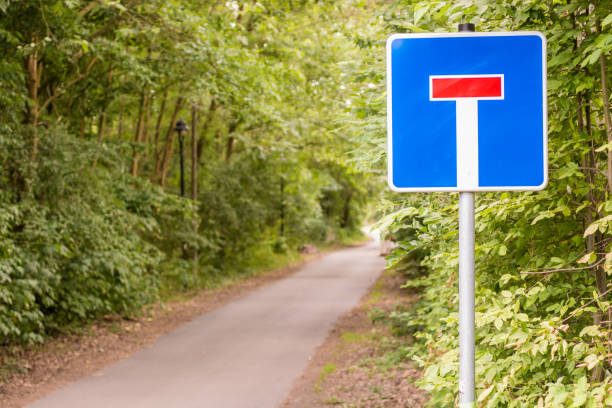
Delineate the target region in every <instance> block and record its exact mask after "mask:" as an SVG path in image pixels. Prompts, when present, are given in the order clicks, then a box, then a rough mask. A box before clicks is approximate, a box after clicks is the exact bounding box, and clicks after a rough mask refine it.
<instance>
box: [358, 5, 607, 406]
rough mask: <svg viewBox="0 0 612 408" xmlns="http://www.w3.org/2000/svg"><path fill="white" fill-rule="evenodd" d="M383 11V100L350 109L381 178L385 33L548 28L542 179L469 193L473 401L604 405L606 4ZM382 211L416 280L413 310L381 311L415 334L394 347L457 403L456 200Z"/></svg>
mask: <svg viewBox="0 0 612 408" xmlns="http://www.w3.org/2000/svg"><path fill="white" fill-rule="evenodd" d="M379 18H380V21H383V22H384V23H383V24H381V26H384V28H380V31H378V34H376V32H373V34H372V44H373V46H372V47H371V55H372V61H374V62H375V64H373V66H372V67H371V69H370V70H368V71H366V72H364V73H363V75H369V76H370V77H371V78H373V80H375V84H376V87H375V88H374V89H373V95H374V92H375V93H376V94H378V95H380V98H375V97H372V98H364V99H362V100H361V103H360V104H358V106H359V108H357V109H360V110H361V111H362V112H364V113H363V116H364V124H362V125H361V126H362V127H363V128H364V129H367V130H368V132H367V133H366V134H364V139H363V142H364V146H365V147H364V148H363V149H362V152H363V153H364V155H363V161H362V163H364V166H365V165H372V164H374V168H373V171H376V170H378V171H380V173H381V174H382V173H383V172H384V167H383V166H384V163H383V161H382V160H381V157H383V153H382V152H383V149H384V144H385V141H384V139H385V136H386V129H385V113H386V112H385V106H384V101H383V100H382V95H383V92H384V91H383V90H384V76H383V73H384V61H383V56H384V51H383V50H384V40H385V39H386V37H387V36H388V35H389V34H392V33H395V32H432V31H456V27H457V23H460V22H473V23H475V24H476V29H477V31H518V30H538V31H541V32H543V33H544V34H545V35H546V37H547V40H548V102H549V103H548V109H549V114H548V120H549V156H550V160H549V175H550V182H549V185H548V187H547V188H546V189H545V190H544V191H542V192H531V193H482V194H477V197H476V200H477V201H476V207H477V209H476V213H477V214H476V240H477V241H476V275H477V276H476V344H477V348H476V375H477V378H476V381H477V395H478V396H477V398H478V401H477V403H476V406H478V407H603V406H612V366H611V364H612V342H611V336H612V310H611V309H610V300H611V296H612V294H611V293H610V292H611V291H612V286H611V285H610V283H609V280H610V279H609V278H610V272H611V271H612V252H611V251H612V239H611V233H612V229H611V228H610V227H611V222H612V198H611V197H612V119H611V115H610V104H611V99H610V89H611V86H612V82H611V79H610V76H611V74H612V68H611V66H612V58H611V56H610V50H611V49H612V3H611V2H606V1H599V2H597V1H574V0H568V1H541V0H529V1H524V0H520V1H508V0H499V1H478V0H466V1H406V0H401V1H396V2H393V3H392V4H390V5H387V6H386V7H384V8H383V9H382V10H380V13H379ZM517 63H519V61H517ZM517 120H520V119H519V118H517ZM377 164H379V165H377ZM381 212H382V213H383V214H384V215H385V217H384V218H383V219H382V221H381V223H382V224H383V225H384V226H386V227H387V228H388V230H389V231H390V233H391V235H392V236H393V237H394V238H395V240H396V241H398V244H399V246H398V248H397V249H396V250H395V251H394V252H393V253H392V254H391V256H390V257H389V258H388V259H389V263H388V267H389V268H395V269H398V270H406V271H407V272H409V273H410V274H411V276H410V278H409V279H408V282H407V283H406V286H413V287H418V288H421V299H420V300H419V302H418V303H417V304H416V307H415V308H414V309H412V310H408V311H403V312H394V313H389V314H387V317H386V319H388V321H389V322H390V323H392V324H393V326H394V327H403V330H404V331H406V332H407V333H414V334H415V336H416V338H417V343H416V344H415V346H413V347H407V348H405V349H404V350H403V351H402V352H403V354H404V358H406V359H412V360H414V361H416V362H417V363H418V364H419V365H420V366H421V367H422V369H423V370H424V377H423V379H422V380H421V381H420V386H421V387H422V388H423V389H425V390H427V391H428V392H429V394H430V399H429V404H430V406H432V407H453V406H456V401H457V392H458V390H457V382H458V334H457V333H458V331H457V330H458V329H457V318H458V315H457V304H458V299H457V296H458V291H457V271H458V260H457V253H458V248H457V240H458V237H457V230H458V226H457V195H454V194H410V195H407V194H406V195H398V194H391V193H389V194H388V195H387V199H386V201H385V203H384V205H383V209H382V210H381ZM415 257H416V259H419V260H420V261H419V265H420V266H421V267H420V268H418V269H414V268H413V267H412V265H411V264H412V263H413V261H414V259H415Z"/></svg>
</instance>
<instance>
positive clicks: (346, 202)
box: [340, 190, 353, 228]
mask: <svg viewBox="0 0 612 408" xmlns="http://www.w3.org/2000/svg"><path fill="white" fill-rule="evenodd" d="M352 196H353V193H352V192H351V191H350V190H349V191H348V192H347V195H346V198H345V200H344V212H343V214H342V223H341V224H340V227H341V228H346V227H348V222H349V217H350V216H351V198H352Z"/></svg>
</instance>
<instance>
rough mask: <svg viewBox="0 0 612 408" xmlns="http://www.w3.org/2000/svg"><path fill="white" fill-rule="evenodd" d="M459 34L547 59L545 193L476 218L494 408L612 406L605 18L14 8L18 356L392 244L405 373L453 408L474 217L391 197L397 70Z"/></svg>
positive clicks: (11, 239) (318, 5) (600, 9)
mask: <svg viewBox="0 0 612 408" xmlns="http://www.w3.org/2000/svg"><path fill="white" fill-rule="evenodd" d="M464 22H471V23H474V24H475V25H476V30H477V31H483V32H491V31H531V30H535V31H540V32H542V33H543V34H544V35H545V36H546V38H547V42H548V49H547V52H548V58H547V62H548V128H549V133H548V138H549V179H550V181H549V184H548V186H547V188H546V189H545V190H543V191H541V192H522V193H521V192H504V193H479V194H477V196H476V344H477V348H476V375H477V377H476V386H477V398H478V401H477V403H476V406H478V407H603V406H612V310H611V309H610V306H611V298H612V294H610V292H612V284H611V283H610V282H608V280H609V276H610V273H611V272H612V238H611V236H612V235H611V234H612V198H611V197H612V114H611V112H610V109H611V103H612V102H611V101H612V99H611V95H610V93H611V87H612V80H611V79H610V76H611V75H612V69H611V66H612V58H611V51H612V2H609V1H603V0H599V1H598V0H590V1H586V0H436V1H419V0H389V1H383V0H343V1H333V0H259V1H256V0H252V1H250V0H245V1H235V0H233V1H213V0H204V1H196V0H175V1H164V0H147V1H141V0H0V53H1V54H2V59H1V60H0V145H1V148H0V170H1V176H0V237H1V238H0V344H1V345H2V346H8V345H27V344H32V343H41V342H44V341H45V340H46V339H47V338H49V337H50V336H54V335H57V334H58V333H62V332H64V331H65V330H67V329H68V328H69V327H71V326H73V325H82V324H87V323H88V322H91V321H93V320H95V319H96V318H99V317H100V316H103V315H106V314H111V313H115V314H120V315H124V316H129V315H130V314H131V313H137V312H138V310H140V309H141V308H142V307H143V306H145V305H149V304H152V303H154V302H156V301H159V300H160V299H163V298H164V297H167V296H170V295H171V294H174V293H179V292H185V291H197V290H198V289H200V288H204V287H208V286H211V285H215V284H217V283H218V282H220V281H223V280H225V279H230V278H234V277H236V276H243V275H246V274H248V273H250V272H252V271H253V270H257V269H258V268H265V267H267V266H270V265H272V264H274V262H283V261H282V260H283V259H287V258H290V257H292V256H295V254H297V253H298V251H299V250H300V248H302V247H303V246H304V245H305V244H333V243H342V242H348V241H351V240H355V239H359V237H360V235H359V234H360V233H359V229H360V227H361V226H362V225H363V224H364V223H365V222H368V221H376V222H377V225H379V226H380V227H381V228H382V229H383V231H385V233H386V234H390V235H392V236H393V239H394V240H395V241H396V242H397V248H396V249H395V250H394V251H393V253H392V254H391V255H389V257H388V258H387V268H389V269H394V270H398V271H401V272H402V273H404V274H405V277H406V278H405V280H406V283H405V287H411V288H416V289H417V290H418V291H419V293H420V295H419V301H418V303H417V304H416V305H415V307H414V308H413V309H410V310H397V311H395V312H391V313H389V314H386V315H385V316H382V317H380V316H378V317H377V319H379V320H380V321H382V322H383V323H385V324H388V325H390V326H391V327H392V328H393V329H394V331H395V332H396V333H398V336H400V337H401V336H403V337H405V338H408V337H410V338H414V341H405V342H402V343H401V346H400V347H399V348H398V349H397V350H396V351H395V352H394V353H393V356H390V358H393V359H399V360H401V361H413V362H414V363H415V364H416V365H417V366H418V367H420V368H421V369H422V371H423V377H422V379H421V380H419V381H418V385H419V386H420V387H421V388H423V389H424V390H426V391H427V393H428V396H429V402H428V403H429V405H430V406H432V407H453V406H456V401H457V400H456V398H457V378H458V364H457V361H458V353H457V347H458V338H457V334H456V333H457V301H458V298H457V296H458V292H457V265H458V259H457V252H458V246H457V231H458V225H457V208H458V205H457V195H456V194H449V193H433V194H424V193H411V194H398V193H393V192H391V191H388V189H387V186H386V181H385V179H386V137H387V129H386V124H387V122H386V114H387V112H386V105H385V100H386V99H385V96H386V94H385V92H386V88H385V80H386V78H385V48H384V47H385V41H386V39H387V38H388V36H389V35H391V34H394V33H406V32H415V33H419V32H454V31H456V27H457V24H458V23H464ZM180 120H182V121H184V122H182V123H183V125H184V126H177V122H179V121H180ZM182 186H183V187H182ZM279 260H280V261H279Z"/></svg>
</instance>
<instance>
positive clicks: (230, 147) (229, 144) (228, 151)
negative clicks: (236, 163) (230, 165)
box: [225, 136, 234, 162]
mask: <svg viewBox="0 0 612 408" xmlns="http://www.w3.org/2000/svg"><path fill="white" fill-rule="evenodd" d="M233 150H234V137H233V136H228V138H227V147H226V148H225V161H226V162H228V161H229V159H230V157H232V152H233Z"/></svg>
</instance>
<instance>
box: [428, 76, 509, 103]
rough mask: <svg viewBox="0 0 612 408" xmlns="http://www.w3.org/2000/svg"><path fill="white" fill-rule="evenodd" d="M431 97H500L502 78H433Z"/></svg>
mask: <svg viewBox="0 0 612 408" xmlns="http://www.w3.org/2000/svg"><path fill="white" fill-rule="evenodd" d="M431 87H432V92H431V97H432V99H437V98H500V97H501V96H502V78H501V76H494V77H490V76H487V77H470V78H453V77H448V78H432V79H431Z"/></svg>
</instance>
